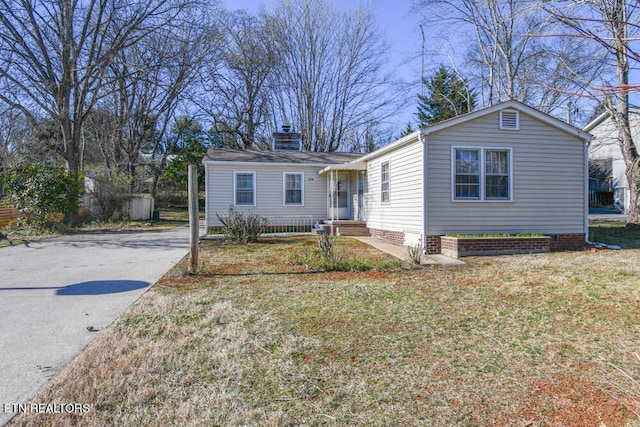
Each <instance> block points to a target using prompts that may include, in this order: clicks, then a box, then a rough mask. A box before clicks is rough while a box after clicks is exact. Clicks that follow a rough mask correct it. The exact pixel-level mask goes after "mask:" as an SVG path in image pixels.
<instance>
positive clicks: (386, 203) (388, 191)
mask: <svg viewBox="0 0 640 427" xmlns="http://www.w3.org/2000/svg"><path fill="white" fill-rule="evenodd" d="M385 163H386V164H387V165H388V169H389V172H388V174H389V180H388V181H387V184H388V185H389V188H388V189H387V194H388V196H389V197H388V200H387V201H386V202H385V201H383V200H382V193H383V191H382V184H383V183H382V165H384V164H385ZM380 204H381V205H389V204H391V160H390V159H386V160H383V161H381V162H380Z"/></svg>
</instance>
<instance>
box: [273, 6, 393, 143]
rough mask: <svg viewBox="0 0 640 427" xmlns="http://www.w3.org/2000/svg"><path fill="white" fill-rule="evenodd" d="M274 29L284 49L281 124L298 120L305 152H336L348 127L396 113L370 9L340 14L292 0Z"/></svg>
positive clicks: (279, 76)
mask: <svg viewBox="0 0 640 427" xmlns="http://www.w3.org/2000/svg"><path fill="white" fill-rule="evenodd" d="M269 29H270V31H272V35H273V36H272V37H273V40H274V42H275V44H276V47H277V49H278V52H279V54H280V55H281V57H280V58H281V60H280V62H279V66H278V67H277V69H276V70H275V72H274V73H273V75H272V79H271V80H270V83H271V89H272V100H271V102H272V115H273V116H272V117H273V120H274V121H279V123H273V125H277V124H282V123H284V122H289V123H290V124H292V125H293V126H294V128H297V130H299V131H300V133H301V134H302V138H303V146H304V149H305V150H309V151H336V150H338V149H340V148H341V147H340V144H341V142H342V140H343V138H344V137H345V135H346V134H347V133H349V132H350V131H352V130H355V129H356V128H360V127H361V126H366V125H367V124H371V123H376V122H380V121H381V120H384V119H385V118H386V117H387V116H388V115H390V113H391V112H392V111H393V108H394V106H395V105H396V103H395V102H394V101H393V96H395V95H396V91H393V90H390V86H389V84H388V79H387V77H386V76H384V75H383V73H382V67H383V65H384V63H385V52H386V46H385V44H384V41H383V40H382V39H381V37H380V32H379V31H377V29H376V26H375V23H374V16H373V14H372V11H371V9H370V8H368V7H364V6H360V7H359V8H358V9H356V10H354V11H352V12H348V13H344V14H340V13H338V12H336V11H335V9H334V8H332V7H331V6H330V5H329V4H327V3H326V2H325V1H323V0H319V1H313V0H285V1H284V2H283V3H282V4H281V5H280V7H279V8H278V9H277V10H276V12H275V14H274V15H273V16H272V17H271V18H270V20H269Z"/></svg>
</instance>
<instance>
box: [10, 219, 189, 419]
mask: <svg viewBox="0 0 640 427" xmlns="http://www.w3.org/2000/svg"><path fill="white" fill-rule="evenodd" d="M188 248H189V230H188V228H187V227H179V228H176V229H173V230H169V231H162V232H143V233H101V234H83V235H73V236H65V237H60V238H55V239H49V240H45V241H42V242H37V243H30V244H28V245H22V246H15V247H9V248H4V249H0V426H1V425H4V424H5V423H6V422H8V421H9V420H10V419H11V417H13V415H14V414H15V413H14V412H15V405H17V404H22V403H26V402H31V399H32V398H33V396H34V395H35V394H36V392H37V391H38V390H39V389H40V388H41V387H42V386H43V385H44V384H45V383H46V382H47V380H48V379H50V378H52V377H53V376H54V375H56V374H57V373H58V372H59V371H60V370H61V369H62V368H64V367H65V366H66V365H67V364H68V363H69V362H70V361H71V360H72V359H73V358H74V357H75V356H76V355H77V354H78V353H80V352H81V351H82V349H83V348H84V347H85V346H86V345H87V344H89V342H91V341H92V340H93V339H94V338H95V337H96V336H97V334H99V333H100V331H101V330H102V329H104V328H105V327H107V326H108V325H109V324H110V323H111V322H113V321H114V320H115V319H116V318H117V317H118V316H119V315H120V314H121V313H122V312H123V311H124V310H125V309H126V308H127V307H129V305H131V304H132V303H133V302H134V301H135V300H136V299H138V298H139V297H140V296H141V295H142V294H143V293H144V292H145V291H146V290H147V289H148V287H149V286H151V285H152V284H153V283H155V282H156V281H157V280H158V279H159V278H160V277H162V275H163V274H164V273H165V272H166V271H167V270H169V269H170V268H171V267H172V266H173V265H174V264H175V263H176V262H178V261H179V260H180V259H181V258H182V257H183V256H184V255H186V254H187V253H188ZM31 403H37V404H48V403H54V402H31ZM55 403H80V404H83V403H88V404H91V402H55Z"/></svg>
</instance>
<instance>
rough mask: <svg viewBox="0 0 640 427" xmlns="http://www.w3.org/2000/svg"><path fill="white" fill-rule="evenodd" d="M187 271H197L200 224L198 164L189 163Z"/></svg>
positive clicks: (192, 272)
mask: <svg viewBox="0 0 640 427" xmlns="http://www.w3.org/2000/svg"><path fill="white" fill-rule="evenodd" d="M188 184H189V230H190V233H189V247H190V253H189V272H190V273H191V274H195V273H196V272H197V271H198V241H199V240H200V236H199V235H200V224H199V217H198V166H196V165H189V180H188Z"/></svg>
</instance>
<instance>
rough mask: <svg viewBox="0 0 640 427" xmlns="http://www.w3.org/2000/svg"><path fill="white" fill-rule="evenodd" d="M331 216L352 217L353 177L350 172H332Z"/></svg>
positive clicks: (332, 217) (337, 217)
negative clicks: (350, 204)
mask: <svg viewBox="0 0 640 427" xmlns="http://www.w3.org/2000/svg"><path fill="white" fill-rule="evenodd" d="M330 173H331V174H332V177H330V178H332V179H329V185H330V192H329V217H330V218H331V219H351V215H350V209H349V200H350V198H351V197H350V189H351V179H350V177H349V172H338V173H335V172H333V171H332V172H330Z"/></svg>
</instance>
